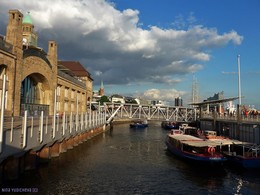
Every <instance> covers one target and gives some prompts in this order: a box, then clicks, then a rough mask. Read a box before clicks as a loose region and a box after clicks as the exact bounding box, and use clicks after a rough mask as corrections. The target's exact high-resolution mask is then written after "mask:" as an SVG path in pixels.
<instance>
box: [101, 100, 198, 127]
mask: <svg viewBox="0 0 260 195" xmlns="http://www.w3.org/2000/svg"><path fill="white" fill-rule="evenodd" d="M104 109H105V112H106V117H107V118H109V119H108V120H107V121H108V122H109V121H110V120H111V119H112V118H114V119H124V118H128V119H148V120H169V121H176V122H192V121H195V120H196V119H197V114H196V109H194V108H187V107H180V106H151V105H138V104H119V103H106V104H105V105H104Z"/></svg>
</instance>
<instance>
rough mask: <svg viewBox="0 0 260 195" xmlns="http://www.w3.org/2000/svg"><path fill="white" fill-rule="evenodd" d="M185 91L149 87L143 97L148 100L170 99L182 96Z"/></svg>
mask: <svg viewBox="0 0 260 195" xmlns="http://www.w3.org/2000/svg"><path fill="white" fill-rule="evenodd" d="M185 94H186V92H184V91H178V90H176V89H149V90H147V91H145V92H144V94H143V97H144V98H146V99H150V100H163V101H167V100H172V101H174V99H175V98H177V97H182V96H183V95H185Z"/></svg>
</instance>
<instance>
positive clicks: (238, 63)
mask: <svg viewBox="0 0 260 195" xmlns="http://www.w3.org/2000/svg"><path fill="white" fill-rule="evenodd" d="M237 66H238V98H239V105H241V81H240V55H237Z"/></svg>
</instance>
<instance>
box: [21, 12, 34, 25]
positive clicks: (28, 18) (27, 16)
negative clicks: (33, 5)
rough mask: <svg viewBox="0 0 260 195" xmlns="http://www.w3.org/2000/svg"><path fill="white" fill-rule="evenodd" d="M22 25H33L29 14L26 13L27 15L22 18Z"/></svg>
mask: <svg viewBox="0 0 260 195" xmlns="http://www.w3.org/2000/svg"><path fill="white" fill-rule="evenodd" d="M23 24H33V22H32V18H31V16H30V12H27V14H26V15H25V16H24V17H23Z"/></svg>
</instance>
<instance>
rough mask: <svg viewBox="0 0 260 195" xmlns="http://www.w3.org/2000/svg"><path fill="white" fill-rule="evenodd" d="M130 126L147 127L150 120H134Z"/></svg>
mask: <svg viewBox="0 0 260 195" xmlns="http://www.w3.org/2000/svg"><path fill="white" fill-rule="evenodd" d="M129 126H130V128H146V127H148V122H147V120H145V121H141V120H140V121H133V122H132V123H131V124H130V125H129Z"/></svg>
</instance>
